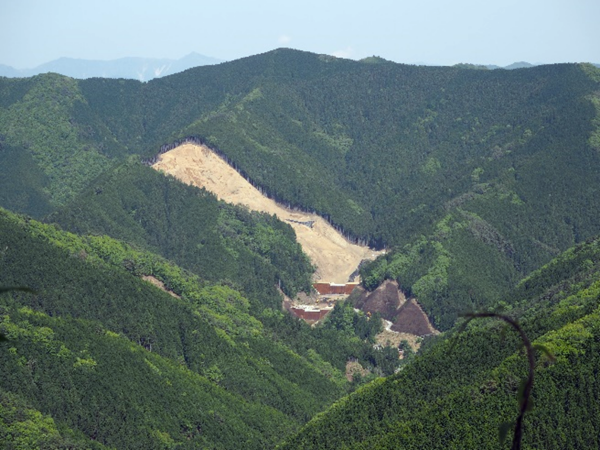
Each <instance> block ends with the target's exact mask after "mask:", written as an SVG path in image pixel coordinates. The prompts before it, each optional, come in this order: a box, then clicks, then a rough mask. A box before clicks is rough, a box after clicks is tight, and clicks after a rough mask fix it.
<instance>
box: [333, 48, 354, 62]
mask: <svg viewBox="0 0 600 450" xmlns="http://www.w3.org/2000/svg"><path fill="white" fill-rule="evenodd" d="M331 54H332V55H333V56H335V57H336V58H348V59H351V58H352V57H353V56H354V49H353V48H352V47H346V48H344V49H342V50H336V51H335V52H332V53H331Z"/></svg>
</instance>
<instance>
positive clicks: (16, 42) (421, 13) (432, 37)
mask: <svg viewBox="0 0 600 450" xmlns="http://www.w3.org/2000/svg"><path fill="white" fill-rule="evenodd" d="M599 18H600V0H502V1H499V0H411V1H406V0H389V1H388V0H369V1H364V0H363V1H357V0H346V1H330V0H302V1H295V0H294V1H290V0H254V1H252V0H232V1H228V0H222V1H219V0H210V1H203V0H196V1H193V0H168V1H155V0H118V1H114V0H102V1H96V0H94V1H92V0H0V64H7V65H10V66H13V67H16V68H19V69H22V68H31V67H34V66H36V65H38V64H41V63H44V62H48V61H50V60H53V59H56V58H59V57H61V56H67V57H74V58H85V59H103V60H106V59H115V58H120V57H124V56H143V57H157V58H160V57H168V58H180V57H182V56H184V55H186V54H188V53H190V52H198V53H201V54H204V55H207V56H213V57H215V58H220V59H223V60H231V59H236V58H240V57H244V56H249V55H253V54H256V53H262V52H265V51H269V50H272V49H274V48H277V47H291V48H297V49H300V50H307V51H311V52H316V53H327V54H332V55H336V56H341V57H346V58H353V59H359V58H364V57H366V56H370V55H378V56H381V57H384V58H386V59H390V60H393V61H396V62H404V63H428V64H440V65H449V64H456V63H459V62H468V63H475V64H498V65H508V64H510V63H513V62H515V61H528V62H531V63H555V62H581V61H589V62H595V63H600V26H599V25H598V19H599Z"/></svg>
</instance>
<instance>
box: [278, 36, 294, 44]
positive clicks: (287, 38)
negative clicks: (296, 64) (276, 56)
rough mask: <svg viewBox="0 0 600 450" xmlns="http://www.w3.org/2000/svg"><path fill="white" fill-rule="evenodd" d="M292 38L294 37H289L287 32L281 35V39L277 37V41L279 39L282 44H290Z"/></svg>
mask: <svg viewBox="0 0 600 450" xmlns="http://www.w3.org/2000/svg"><path fill="white" fill-rule="evenodd" d="M291 40H292V38H291V37H289V36H288V35H287V34H282V35H281V36H279V39H277V41H279V43H280V44H288V43H289V42H290V41H291Z"/></svg>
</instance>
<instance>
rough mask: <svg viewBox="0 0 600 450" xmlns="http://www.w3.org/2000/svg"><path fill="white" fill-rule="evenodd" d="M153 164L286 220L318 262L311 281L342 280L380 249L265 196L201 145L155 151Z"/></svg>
mask: <svg viewBox="0 0 600 450" xmlns="http://www.w3.org/2000/svg"><path fill="white" fill-rule="evenodd" d="M152 167H153V168H154V169H156V170H159V171H163V172H165V173H168V174H170V175H173V176H174V177H176V178H177V179H179V180H181V181H183V182H184V183H188V184H192V185H194V186H198V187H203V188H205V189H206V190H207V191H210V192H212V193H214V194H215V195H216V196H217V197H218V198H219V199H221V200H224V201H226V202H228V203H234V204H239V205H244V206H246V207H248V209H250V210H253V211H261V212H266V213H268V214H274V215H276V216H277V217H278V218H279V219H280V220H282V221H285V222H287V223H289V224H290V225H291V226H292V228H293V229H294V231H295V232H296V237H297V239H298V242H299V243H300V245H302V249H303V250H304V252H305V253H306V254H307V255H308V257H309V258H310V260H311V262H312V263H313V264H314V265H315V266H316V267H317V272H316V274H315V281H319V280H322V281H327V282H331V283H346V282H347V281H348V279H349V277H350V275H351V274H352V273H353V272H354V271H355V270H356V268H357V267H358V265H359V263H360V262H361V261H362V260H363V259H374V258H375V257H377V256H378V255H380V254H381V253H382V252H377V251H375V250H372V249H370V248H368V247H365V246H360V245H355V244H352V243H350V242H348V240H347V239H346V238H344V236H342V235H341V234H340V233H339V232H338V231H336V230H335V229H334V228H333V227H332V226H331V225H329V223H327V221H326V220H325V219H323V218H322V217H320V216H318V215H316V214H310V213H304V212H301V211H292V210H290V209H287V208H284V207H283V206H281V205H279V204H277V203H276V202H275V201H274V200H271V199H269V198H267V197H265V196H264V195H263V194H261V193H260V191H258V189H256V188H255V187H254V186H252V185H251V184H250V183H249V182H248V181H246V180H245V179H244V178H243V177H242V176H241V175H240V174H239V173H238V172H237V171H236V170H235V169H234V168H232V167H231V166H230V165H229V164H227V163H226V162H225V161H224V160H223V159H222V158H220V157H219V156H218V155H216V154H215V153H214V152H213V151H212V150H210V149H209V148H208V147H206V146H199V145H196V144H190V143H186V144H182V145H180V146H179V147H177V148H175V149H173V150H171V151H169V152H166V153H164V154H162V155H160V156H159V158H158V161H157V162H156V163H155V164H154V165H153V166H152ZM292 221H296V222H309V221H314V224H313V226H312V228H311V227H309V226H307V225H303V224H299V223H295V222H292Z"/></svg>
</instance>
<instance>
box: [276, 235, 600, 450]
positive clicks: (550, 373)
mask: <svg viewBox="0 0 600 450" xmlns="http://www.w3.org/2000/svg"><path fill="white" fill-rule="evenodd" d="M511 299H512V300H511V301H512V302H513V305H512V306H511V307H509V309H508V311H505V313H507V314H509V315H510V316H512V317H517V318H519V320H520V322H521V325H522V326H523V328H524V330H525V331H526V333H527V334H528V336H529V338H530V339H531V340H532V341H533V343H534V344H541V345H543V346H545V347H546V348H547V349H548V350H549V351H550V352H551V353H552V354H553V355H554V357H555V358H556V360H555V361H554V362H551V361H550V360H549V359H548V358H547V356H546V355H545V354H544V353H542V352H538V353H537V355H536V362H535V385H534V389H533V405H534V406H533V410H531V411H530V412H528V413H527V414H526V415H525V422H524V439H523V448H548V449H550V448H560V449H576V448H577V449H595V448H597V447H598V445H600V441H599V436H600V406H599V405H600V401H599V400H600V385H599V378H598V376H597V375H598V370H599V369H600V356H599V355H600V352H599V350H600V348H599V343H600V326H599V325H600V241H599V240H598V239H594V240H591V241H589V242H587V243H585V244H581V245H579V246H577V247H575V248H573V249H570V250H569V251H567V252H565V253H564V254H562V255H560V256H559V257H558V258H557V259H555V260H553V261H552V262H551V263H549V264H548V265H546V266H544V267H543V268H542V269H540V270H538V271H535V272H534V273H533V274H531V275H530V276H529V277H527V278H526V279H524V280H523V281H521V282H520V283H519V285H518V287H517V288H516V289H515V290H514V291H513V292H512V294H511ZM520 344H521V342H520V340H519V338H518V337H517V335H516V333H514V332H513V330H512V329H510V330H507V329H506V327H505V326H504V325H503V324H502V323H500V322H498V321H494V320H487V319H486V320H485V321H482V322H472V323H471V325H469V327H468V329H467V330H466V331H465V332H463V333H461V334H459V335H451V337H450V339H444V340H442V339H439V340H438V341H437V342H434V343H430V344H429V346H428V349H427V350H426V351H425V352H423V354H422V356H420V357H418V358H416V359H415V360H414V361H413V363H412V364H409V365H407V366H405V367H404V369H403V370H402V371H401V372H399V373H398V374H396V375H394V376H391V377H388V378H386V379H381V380H379V381H377V382H374V383H371V384H369V385H367V386H365V387H364V388H362V389H360V390H359V391H357V392H355V393H354V394H352V395H350V396H349V397H346V398H344V399H342V400H341V401H339V402H337V403H336V404H334V405H333V406H332V407H331V408H330V409H329V410H328V411H327V412H325V413H324V414H320V415H318V416H317V417H315V418H314V419H313V420H312V421H311V422H310V423H309V424H308V425H306V426H305V427H304V428H303V429H302V430H301V431H300V432H299V433H298V434H297V435H296V436H295V437H293V438H291V439H288V440H287V442H286V443H285V444H283V445H281V446H280V447H278V448H280V449H282V450H283V449H290V450H291V449H294V450H299V449H339V448H347V449H400V448H401V449H407V450H408V449H422V448H427V449H497V448H509V443H508V442H507V443H506V444H505V446H504V447H499V441H498V436H499V428H500V427H501V425H502V424H503V423H504V422H511V423H514V420H515V419H516V416H517V392H518V390H519V385H520V383H521V380H522V379H523V378H524V377H525V376H526V373H527V363H526V358H525V356H524V354H523V352H522V351H520ZM510 440H511V439H508V441H509V442H510Z"/></svg>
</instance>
